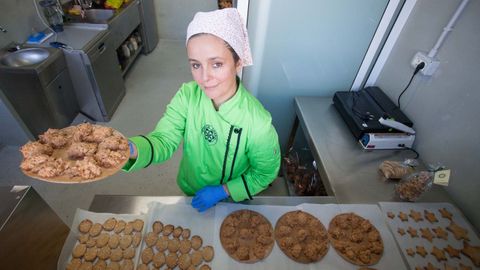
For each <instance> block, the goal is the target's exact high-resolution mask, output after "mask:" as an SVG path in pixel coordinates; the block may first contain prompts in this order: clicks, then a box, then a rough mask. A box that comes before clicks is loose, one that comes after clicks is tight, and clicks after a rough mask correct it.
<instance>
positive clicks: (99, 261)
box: [93, 260, 107, 270]
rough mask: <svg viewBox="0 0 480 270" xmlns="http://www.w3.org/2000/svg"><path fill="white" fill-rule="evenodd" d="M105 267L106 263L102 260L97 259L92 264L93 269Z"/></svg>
mask: <svg viewBox="0 0 480 270" xmlns="http://www.w3.org/2000/svg"><path fill="white" fill-rule="evenodd" d="M105 269H107V263H106V262H105V261H104V260H97V262H96V263H95V264H94V265H93V270H105Z"/></svg>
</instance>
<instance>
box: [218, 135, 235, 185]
mask: <svg viewBox="0 0 480 270" xmlns="http://www.w3.org/2000/svg"><path fill="white" fill-rule="evenodd" d="M232 131H233V126H230V131H229V132H228V138H227V148H226V149H225V157H224V158H223V168H222V177H221V178H220V185H221V184H223V178H224V177H225V167H226V166H227V158H228V149H229V148H230V139H231V138H232Z"/></svg>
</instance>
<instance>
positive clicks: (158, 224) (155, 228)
mask: <svg viewBox="0 0 480 270" xmlns="http://www.w3.org/2000/svg"><path fill="white" fill-rule="evenodd" d="M162 230H163V223H162V222H161V221H159V220H156V221H155V222H153V224H152V231H153V232H154V233H156V234H159V233H161V232H162Z"/></svg>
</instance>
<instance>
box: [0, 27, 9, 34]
mask: <svg viewBox="0 0 480 270" xmlns="http://www.w3.org/2000/svg"><path fill="white" fill-rule="evenodd" d="M0 31H2V32H3V33H6V32H8V31H7V29H5V28H3V27H2V26H0Z"/></svg>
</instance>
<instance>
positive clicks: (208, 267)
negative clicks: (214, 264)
mask: <svg viewBox="0 0 480 270" xmlns="http://www.w3.org/2000/svg"><path fill="white" fill-rule="evenodd" d="M211 269H212V268H210V266H208V264H204V265H202V266H200V268H199V270H211Z"/></svg>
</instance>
